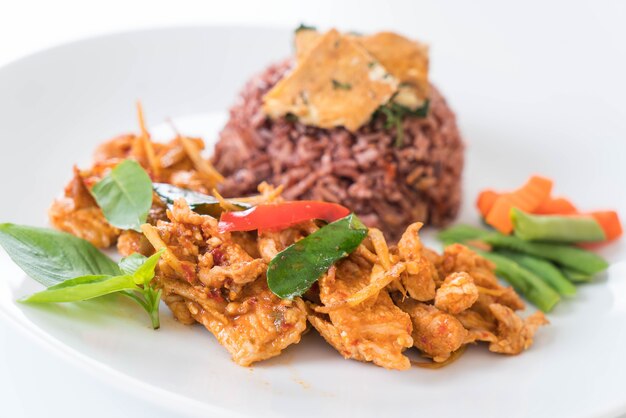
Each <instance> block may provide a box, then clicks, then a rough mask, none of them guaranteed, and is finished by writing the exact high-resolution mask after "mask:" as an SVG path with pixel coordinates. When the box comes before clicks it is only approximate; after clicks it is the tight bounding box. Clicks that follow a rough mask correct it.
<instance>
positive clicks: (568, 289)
mask: <svg viewBox="0 0 626 418" xmlns="http://www.w3.org/2000/svg"><path fill="white" fill-rule="evenodd" d="M498 253H500V254H502V255H503V256H505V257H507V258H509V259H511V260H513V261H515V262H516V263H517V264H519V265H520V266H522V267H524V268H525V269H527V270H530V271H531V272H533V273H535V275H537V276H538V277H540V278H542V279H543V280H544V281H545V282H546V283H548V285H549V286H550V287H552V288H553V289H554V290H556V291H557V292H558V293H559V294H561V295H563V296H574V295H575V294H576V286H574V285H573V284H572V282H570V281H569V280H568V279H567V278H566V277H565V275H564V274H563V273H561V270H559V269H558V268H557V267H556V266H555V265H554V264H552V263H551V262H549V261H547V260H543V259H541V258H538V257H533V256H531V255H527V254H522V253H516V252H514V251H506V250H505V251H498Z"/></svg>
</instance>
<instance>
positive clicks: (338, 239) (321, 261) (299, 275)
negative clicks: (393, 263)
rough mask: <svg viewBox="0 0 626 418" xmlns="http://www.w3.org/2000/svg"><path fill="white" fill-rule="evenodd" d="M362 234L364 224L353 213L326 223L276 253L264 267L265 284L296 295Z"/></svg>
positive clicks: (283, 294)
mask: <svg viewBox="0 0 626 418" xmlns="http://www.w3.org/2000/svg"><path fill="white" fill-rule="evenodd" d="M366 236H367V227H366V226H365V225H363V223H362V222H361V221H360V219H359V218H358V217H357V216H356V215H355V214H353V213H352V214H350V215H348V216H346V217H345V218H341V219H339V220H337V221H335V222H333V223H330V224H328V225H326V226H324V227H322V228H320V229H318V230H317V231H315V232H314V233H312V234H311V235H309V236H307V237H305V238H303V239H301V240H300V241H298V242H296V243H295V244H292V245H290V246H289V247H287V248H285V249H284V250H283V251H281V252H279V253H278V254H276V256H275V257H274V258H273V259H272V261H270V263H269V266H268V269H267V285H268V286H269V288H270V290H271V291H272V292H273V293H274V294H275V295H276V296H278V297H280V298H283V299H285V298H287V299H292V298H293V297H295V296H300V295H302V294H304V292H306V291H307V290H309V288H310V287H311V285H312V284H313V283H315V282H316V281H317V280H318V279H319V278H320V277H321V276H322V274H324V273H325V272H326V271H328V269H329V268H330V267H331V266H332V265H333V264H334V263H335V262H337V261H338V260H340V259H342V258H344V257H346V256H348V255H349V254H350V253H351V252H353V251H354V250H356V248H357V247H358V246H359V244H361V242H362V241H363V240H364V239H365V237H366Z"/></svg>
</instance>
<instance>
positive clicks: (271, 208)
mask: <svg viewBox="0 0 626 418" xmlns="http://www.w3.org/2000/svg"><path fill="white" fill-rule="evenodd" d="M349 213H350V211H349V210H348V209H347V208H346V207H344V206H341V205H338V204H336V203H328V202H317V201H312V200H301V201H296V202H284V203H278V204H272V205H259V206H255V207H253V208H250V209H248V210H245V211H243V212H225V213H223V214H222V217H221V219H220V222H219V230H220V232H228V231H253V230H257V229H258V230H280V229H284V228H288V227H290V226H292V225H296V224H298V223H300V222H304V221H310V220H312V219H321V220H324V221H327V222H333V221H336V220H337V219H340V218H343V217H345V216H347V215H348V214H349Z"/></svg>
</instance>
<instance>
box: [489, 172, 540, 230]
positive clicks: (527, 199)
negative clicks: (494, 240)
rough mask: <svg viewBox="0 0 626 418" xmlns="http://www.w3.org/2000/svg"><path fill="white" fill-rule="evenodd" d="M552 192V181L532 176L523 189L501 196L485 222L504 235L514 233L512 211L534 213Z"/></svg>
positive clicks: (494, 203)
mask: <svg viewBox="0 0 626 418" xmlns="http://www.w3.org/2000/svg"><path fill="white" fill-rule="evenodd" d="M551 191H552V181H551V180H549V179H547V178H545V177H540V176H532V177H531V178H530V179H529V180H528V182H526V184H525V185H524V186H522V187H521V188H519V189H517V190H515V191H514V192H512V193H507V194H503V195H501V196H499V197H498V198H496V199H495V201H494V202H493V206H492V207H491V208H489V211H488V213H487V214H486V216H485V221H486V222H487V223H488V224H489V225H491V226H493V227H494V228H496V229H497V230H498V231H500V232H502V233H504V234H510V233H511V231H513V223H512V222H511V209H512V208H514V207H516V208H518V209H521V210H523V211H525V212H530V213H532V212H533V211H534V210H535V209H537V208H538V207H539V205H541V203H542V202H544V201H545V200H546V199H547V198H548V197H549V196H550V192H551Z"/></svg>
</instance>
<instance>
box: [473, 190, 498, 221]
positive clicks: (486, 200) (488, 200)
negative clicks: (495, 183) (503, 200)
mask: <svg viewBox="0 0 626 418" xmlns="http://www.w3.org/2000/svg"><path fill="white" fill-rule="evenodd" d="M498 197H500V193H498V192H496V191H494V190H491V189H487V190H483V191H482V192H480V194H479V195H478V199H476V206H477V207H478V210H479V211H480V214H481V215H482V216H483V218H486V217H487V214H488V213H489V211H490V210H491V208H492V207H493V204H494V203H496V199H497V198H498Z"/></svg>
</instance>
